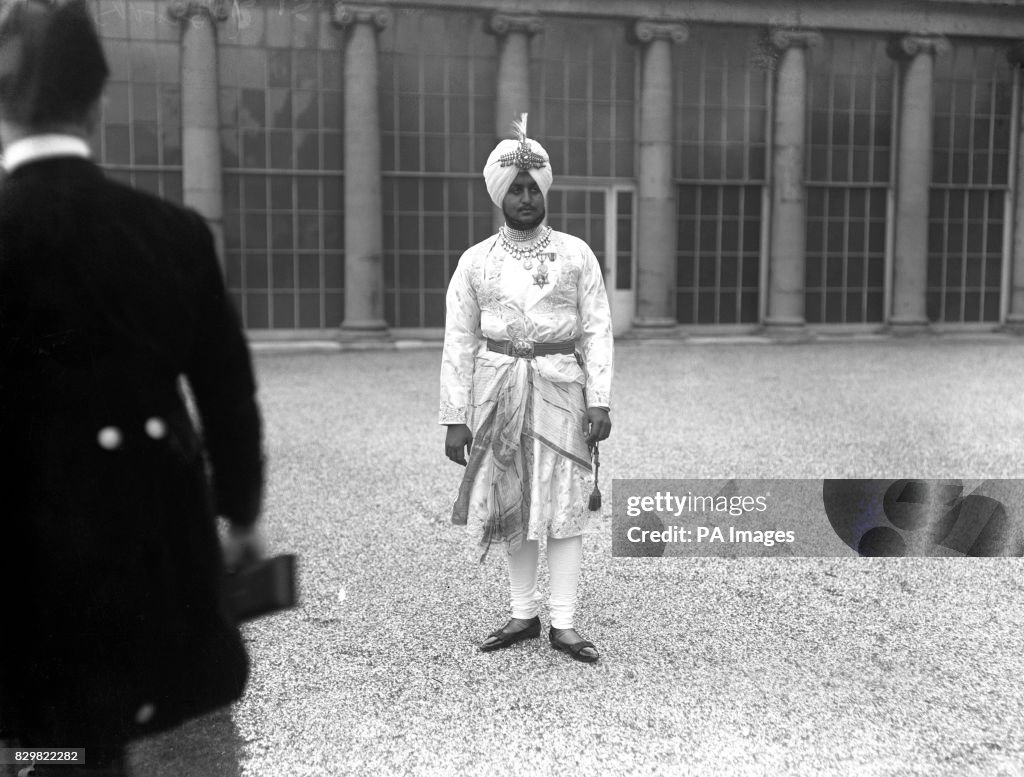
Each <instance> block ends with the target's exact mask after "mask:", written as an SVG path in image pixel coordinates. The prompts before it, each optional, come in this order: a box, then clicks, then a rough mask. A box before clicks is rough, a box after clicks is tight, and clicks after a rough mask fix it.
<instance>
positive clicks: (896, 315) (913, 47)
mask: <svg viewBox="0 0 1024 777" xmlns="http://www.w3.org/2000/svg"><path fill="white" fill-rule="evenodd" d="M948 47H949V44H948V42H947V41H946V39H945V38H941V37H934V36H919V35H908V36H905V37H902V38H899V39H897V40H894V41H892V42H891V43H890V44H889V56H891V57H893V58H894V59H898V60H900V84H901V90H900V123H899V140H898V144H897V154H898V156H897V163H896V164H897V167H896V224H895V243H894V246H895V248H894V251H893V288H892V311H891V313H890V318H889V327H890V329H891V331H892V332H893V333H894V334H914V333H917V332H923V331H926V330H927V329H928V312H927V305H926V302H927V287H928V203H929V200H930V199H931V198H930V194H931V181H932V102H933V97H932V71H933V69H934V58H935V55H936V54H940V53H942V52H944V51H946V50H947V49H948Z"/></svg>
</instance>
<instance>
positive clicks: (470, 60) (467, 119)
mask: <svg viewBox="0 0 1024 777" xmlns="http://www.w3.org/2000/svg"><path fill="white" fill-rule="evenodd" d="M485 20H486V19H485V17H484V16H482V15H480V14H467V13H454V12H444V13H442V12H439V11H403V12H401V13H396V14H395V17H394V23H393V24H392V25H390V26H389V27H388V28H387V29H385V30H383V31H382V32H381V33H380V37H379V41H380V50H381V54H380V63H381V86H380V94H381V133H382V143H383V145H382V155H381V157H382V167H383V179H384V180H383V190H382V192H383V206H384V235H383V239H384V313H385V319H386V320H387V322H388V324H389V325H390V326H393V327H442V326H444V313H445V310H444V297H445V291H446V290H447V288H448V281H449V279H450V278H451V276H452V273H453V272H454V271H455V266H456V264H457V263H458V260H459V256H461V254H462V252H463V251H465V250H466V249H467V248H469V247H470V246H471V245H473V244H474V243H476V242H479V241H480V240H483V239H484V238H485V237H486V236H487V235H489V234H491V232H492V231H493V228H492V227H493V224H492V209H493V206H492V204H491V201H490V198H489V197H488V196H487V190H486V189H485V188H484V184H483V178H482V176H481V174H480V170H482V169H483V165H484V162H485V161H486V159H487V155H488V154H489V153H490V151H491V148H492V147H493V144H494V92H495V68H496V63H497V53H496V52H497V46H496V40H495V38H494V37H492V36H490V35H488V34H487V33H486V32H485V31H484V22H485ZM454 42H458V45H453V44H454Z"/></svg>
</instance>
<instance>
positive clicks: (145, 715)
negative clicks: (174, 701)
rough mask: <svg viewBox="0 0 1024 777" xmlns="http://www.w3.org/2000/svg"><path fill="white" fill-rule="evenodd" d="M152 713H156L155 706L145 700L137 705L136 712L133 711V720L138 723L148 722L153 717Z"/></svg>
mask: <svg viewBox="0 0 1024 777" xmlns="http://www.w3.org/2000/svg"><path fill="white" fill-rule="evenodd" d="M154 715H156V707H154V706H153V705H152V704H150V703H149V702H146V703H145V704H143V705H142V706H141V707H139V709H138V712H136V713H135V722H136V723H138V724H140V725H143V724H146V723H149V721H151V720H152V719H153V716H154Z"/></svg>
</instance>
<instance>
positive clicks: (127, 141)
mask: <svg viewBox="0 0 1024 777" xmlns="http://www.w3.org/2000/svg"><path fill="white" fill-rule="evenodd" d="M91 10H92V12H93V18H94V20H95V22H96V28H97V31H98V32H99V34H100V36H101V38H102V40H103V47H104V50H105V52H106V56H107V63H108V66H109V67H110V79H109V81H108V83H107V88H106V92H105V95H104V99H103V103H102V112H101V115H100V121H99V124H98V126H97V127H96V131H95V133H94V135H93V138H92V139H91V145H92V147H93V149H94V151H95V152H96V155H97V161H98V162H99V163H100V164H101V165H102V166H103V167H104V168H105V169H106V170H107V172H108V173H109V174H110V175H111V176H112V177H114V178H117V179H120V180H122V181H124V182H125V183H128V184H131V185H132V186H135V187H137V188H139V189H143V190H145V191H149V192H152V193H153V194H157V195H159V196H162V197H166V198H167V199H170V200H172V201H174V202H181V198H182V174H181V166H182V158H181V44H180V40H181V27H180V25H179V23H178V22H177V21H175V20H174V19H172V18H170V16H168V14H167V4H166V3H164V2H162V1H161V0H131V2H126V0H95V1H94V2H93V3H91Z"/></svg>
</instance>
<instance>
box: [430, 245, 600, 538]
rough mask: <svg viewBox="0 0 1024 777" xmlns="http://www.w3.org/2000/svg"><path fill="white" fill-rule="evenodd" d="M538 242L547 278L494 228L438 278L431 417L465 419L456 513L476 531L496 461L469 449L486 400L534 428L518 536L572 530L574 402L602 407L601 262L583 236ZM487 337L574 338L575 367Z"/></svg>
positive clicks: (579, 475) (581, 495)
mask: <svg viewBox="0 0 1024 777" xmlns="http://www.w3.org/2000/svg"><path fill="white" fill-rule="evenodd" d="M546 251H547V252H548V253H549V256H552V257H553V258H551V260H550V261H548V262H546V268H547V283H546V284H545V285H543V286H540V285H537V284H536V283H535V277H536V275H537V269H538V268H537V265H538V262H537V260H534V262H533V267H532V268H531V269H527V268H526V267H525V266H524V264H523V261H522V260H518V259H515V258H513V257H512V256H511V255H510V254H509V253H508V252H507V251H506V250H505V249H504V248H503V246H502V242H501V240H500V239H499V237H498V236H494V237H490V238H488V239H487V240H485V241H483V242H482V243H478V244H477V245H475V246H473V247H472V248H470V249H469V250H468V251H466V252H465V253H464V254H463V255H462V258H461V259H460V260H459V264H458V267H457V268H456V270H455V274H454V275H453V276H452V280H451V284H450V285H449V287H448V296H447V321H446V326H445V340H444V353H443V356H442V361H441V406H440V413H439V422H440V423H441V424H459V423H464V424H467V425H468V426H469V428H470V429H471V430H472V432H473V434H474V452H475V454H476V456H477V459H478V461H477V462H476V463H477V464H478V467H477V468H476V469H475V470H474V469H473V468H471V470H470V473H469V474H471V476H472V478H473V480H472V483H471V487H470V488H469V489H468V494H467V495H466V496H468V516H466V523H467V526H468V530H469V533H470V534H471V535H472V536H474V537H475V538H476V539H478V540H479V539H481V538H482V537H483V536H484V530H485V527H486V525H487V522H488V520H489V519H490V518H491V516H492V512H493V509H492V508H494V504H493V502H494V500H495V496H494V494H495V492H496V488H495V485H494V483H495V474H496V468H498V469H500V468H501V467H502V463H501V462H500V461H496V460H495V456H494V455H493V454H492V453H491V452H490V450H489V449H488V450H477V448H478V442H479V437H478V433H479V432H480V430H481V425H482V424H484V423H485V421H487V420H488V415H489V414H493V411H494V409H495V406H496V405H497V406H498V407H499V408H502V409H503V410H504V411H505V415H506V416H507V415H508V414H509V413H515V412H517V410H518V411H522V409H523V408H529V409H530V410H531V411H532V413H531V419H528V420H527V421H526V424H525V428H527V429H530V430H531V432H532V430H533V429H534V428H536V429H537V430H538V433H537V434H536V435H533V434H532V433H531V436H532V438H533V440H532V450H529V451H526V456H527V458H528V459H529V460H530V464H531V466H529V467H528V469H527V471H529V472H530V475H529V477H530V485H529V489H524V491H527V492H528V493H525V494H524V496H526V499H525V500H524V502H525V504H526V507H527V508H528V513H529V526H528V531H527V532H526V535H525V539H539V538H540V537H542V536H545V535H548V536H552V537H557V538H561V537H572V536H576V535H579V534H582V533H583V528H584V523H585V519H586V516H587V513H588V510H587V497H588V494H589V489H590V477H589V476H590V468H589V466H587V465H586V461H587V453H586V443H585V442H584V441H583V436H584V424H585V422H586V412H585V411H586V406H590V407H595V406H596V407H605V408H607V407H610V399H611V382H612V355H613V343H612V326H611V314H610V311H609V308H608V297H607V294H606V293H605V288H604V280H603V278H602V275H601V268H600V266H599V265H598V263H597V258H596V257H595V256H594V253H593V252H592V251H591V250H590V248H589V247H588V246H587V244H586V243H584V242H583V241H582V240H579V239H578V238H575V237H572V236H571V235H567V234H565V233H562V232H552V233H551V240H550V244H549V246H548V247H547V248H546ZM488 338H490V339H491V340H496V341H500V342H506V341H511V340H516V339H526V340H529V341H532V342H534V343H564V342H566V341H575V342H576V350H577V351H578V352H579V353H580V354H581V356H582V359H583V362H584V366H585V368H586V371H585V372H584V370H583V369H581V368H580V366H579V364H578V363H577V362H576V358H575V357H574V356H573V355H572V354H553V355H548V356H538V357H536V358H533V359H520V358H516V357H514V356H506V355H504V354H500V353H495V352H493V351H489V350H488V349H487V339H488ZM584 387H585V391H586V394H585V396H586V400H585V401H586V405H585V404H584V394H583V389H584ZM527 393H529V395H530V396H529V401H527V397H526V394H527ZM499 396H501V397H502V399H501V401H499ZM509 397H512V398H513V399H512V400H511V404H510V400H509ZM505 420H506V419H497V421H496V422H495V423H496V424H501V423H503V422H504V421H505ZM534 420H536V423H533V421H534ZM516 442H517V443H518V440H517V441H516ZM580 451H582V453H580ZM531 454H532V455H531ZM499 459H500V457H499ZM471 464H473V457H472V455H471ZM456 512H458V510H457V511H456ZM510 550H514V547H510Z"/></svg>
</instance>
